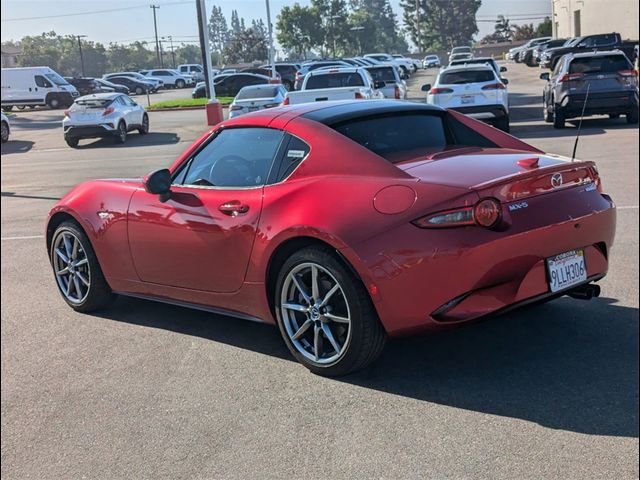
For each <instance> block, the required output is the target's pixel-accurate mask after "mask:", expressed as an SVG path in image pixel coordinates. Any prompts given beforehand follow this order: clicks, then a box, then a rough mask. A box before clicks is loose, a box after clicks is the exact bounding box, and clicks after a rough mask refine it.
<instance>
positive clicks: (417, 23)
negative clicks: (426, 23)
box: [416, 0, 421, 53]
mask: <svg viewBox="0 0 640 480" xmlns="http://www.w3.org/2000/svg"><path fill="white" fill-rule="evenodd" d="M416 39H417V42H416V43H417V44H418V45H417V47H418V53H420V50H421V46H420V0H416Z"/></svg>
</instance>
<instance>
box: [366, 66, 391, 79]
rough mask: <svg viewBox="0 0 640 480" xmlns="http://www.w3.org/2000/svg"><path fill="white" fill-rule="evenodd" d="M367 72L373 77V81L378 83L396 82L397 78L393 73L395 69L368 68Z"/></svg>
mask: <svg viewBox="0 0 640 480" xmlns="http://www.w3.org/2000/svg"><path fill="white" fill-rule="evenodd" d="M367 71H368V72H369V73H370V74H371V77H373V80H374V81H376V82H378V81H382V82H395V81H396V76H395V75H394V72H393V67H378V68H376V67H369V68H367Z"/></svg>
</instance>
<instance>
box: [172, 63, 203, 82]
mask: <svg viewBox="0 0 640 480" xmlns="http://www.w3.org/2000/svg"><path fill="white" fill-rule="evenodd" d="M177 70H178V72H180V73H181V74H182V75H191V77H192V78H193V81H194V82H204V68H202V65H200V64H198V63H183V64H182V65H178V69H177Z"/></svg>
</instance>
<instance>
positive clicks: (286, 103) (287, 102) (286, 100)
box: [282, 97, 289, 105]
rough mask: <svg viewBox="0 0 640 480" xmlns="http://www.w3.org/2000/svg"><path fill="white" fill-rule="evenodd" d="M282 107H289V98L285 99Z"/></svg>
mask: <svg viewBox="0 0 640 480" xmlns="http://www.w3.org/2000/svg"><path fill="white" fill-rule="evenodd" d="M282 105H289V97H285V99H284V100H283V101H282Z"/></svg>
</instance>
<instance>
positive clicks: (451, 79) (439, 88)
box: [422, 64, 509, 132]
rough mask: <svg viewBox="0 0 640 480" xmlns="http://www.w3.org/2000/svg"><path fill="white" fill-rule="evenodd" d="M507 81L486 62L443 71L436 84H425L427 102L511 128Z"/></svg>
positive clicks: (501, 127) (499, 126) (504, 129)
mask: <svg viewBox="0 0 640 480" xmlns="http://www.w3.org/2000/svg"><path fill="white" fill-rule="evenodd" d="M505 82H506V81H505V80H504V79H501V78H500V76H499V74H498V73H497V72H496V71H495V70H494V69H493V68H492V67H491V66H490V65H487V64H482V65H459V66H455V67H448V68H446V69H444V70H441V71H440V73H439V74H438V76H437V77H436V81H435V83H434V84H433V85H428V84H427V85H423V87H422V90H423V91H426V92H427V103H429V104H431V105H437V106H439V107H444V108H450V109H452V110H456V111H458V112H461V113H464V114H466V115H469V116H470V117H473V118H476V119H478V120H483V121H486V122H489V123H492V124H493V125H494V126H495V127H496V128H499V129H500V130H503V131H505V132H508V131H509V94H508V92H507V87H506V86H505Z"/></svg>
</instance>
